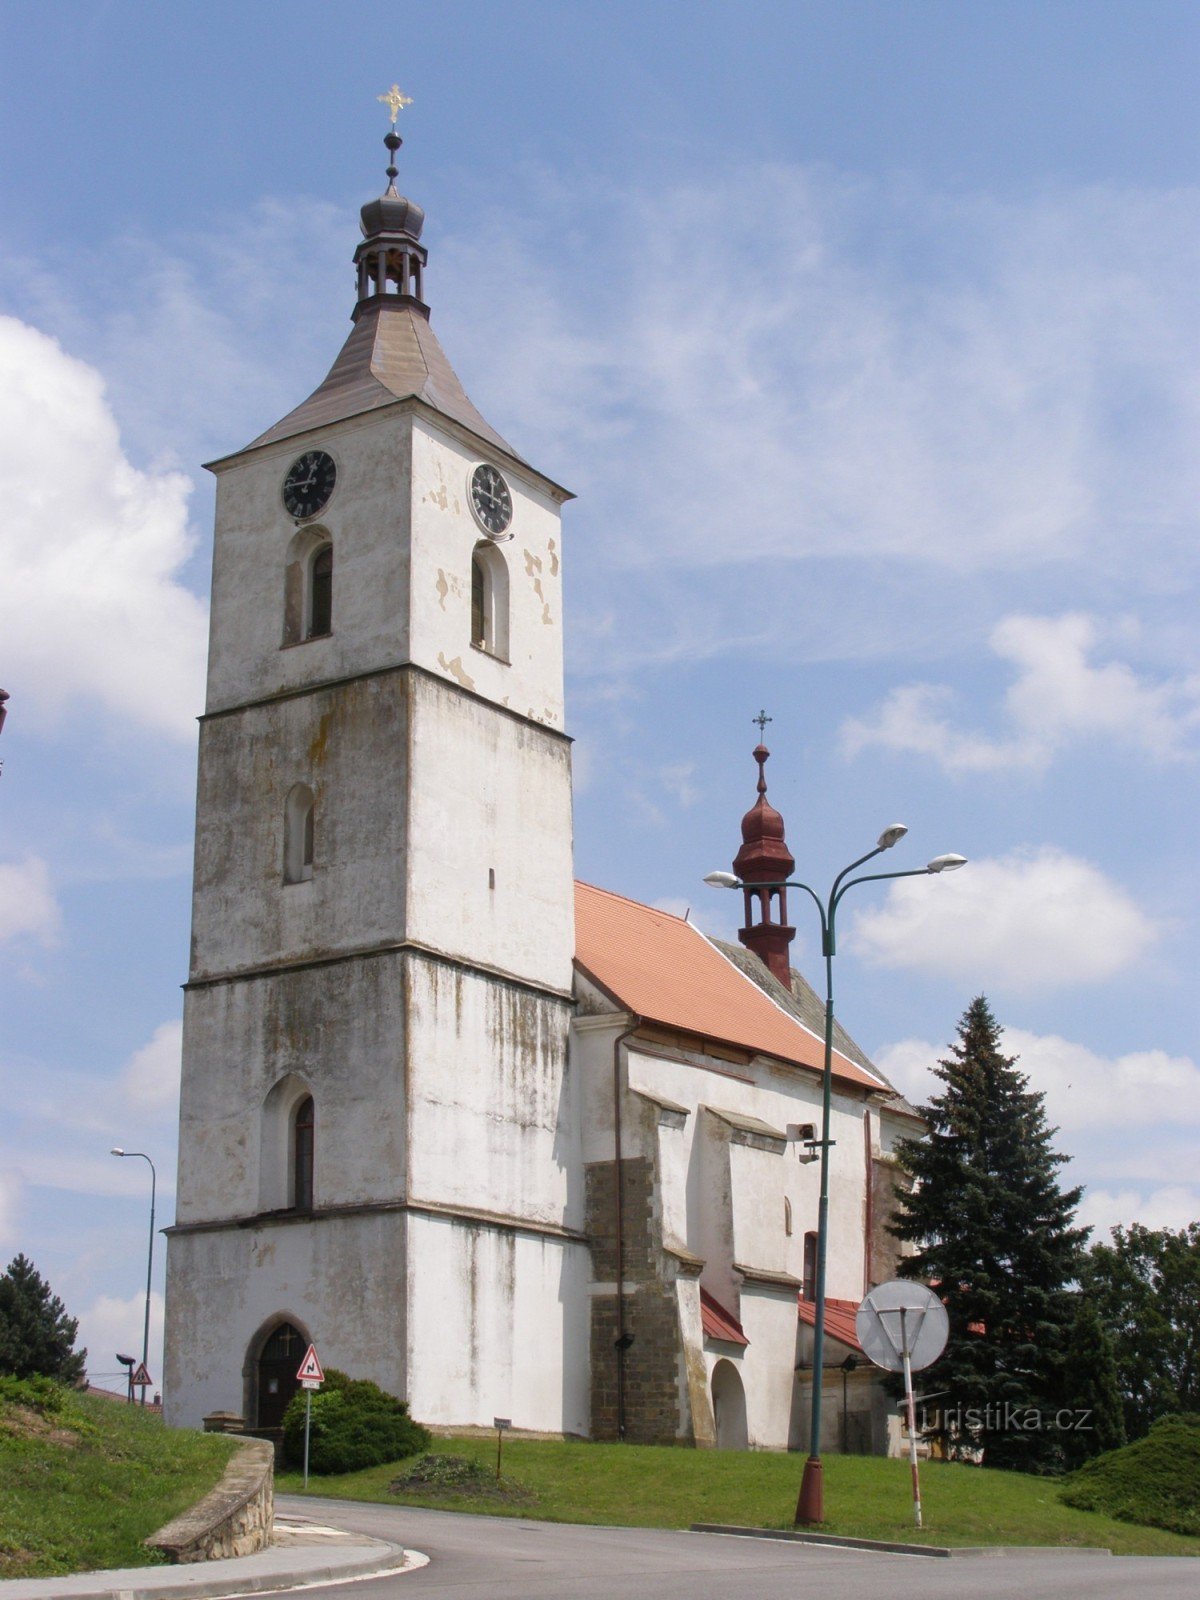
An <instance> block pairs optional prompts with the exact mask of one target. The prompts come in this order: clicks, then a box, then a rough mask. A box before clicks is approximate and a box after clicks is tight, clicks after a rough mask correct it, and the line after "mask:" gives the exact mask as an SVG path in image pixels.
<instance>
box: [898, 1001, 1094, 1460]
mask: <svg viewBox="0 0 1200 1600" xmlns="http://www.w3.org/2000/svg"><path fill="white" fill-rule="evenodd" d="M935 1074H936V1076H937V1077H938V1078H940V1079H941V1082H942V1084H943V1085H944V1088H943V1090H942V1092H941V1093H940V1094H937V1095H935V1096H934V1097H933V1099H932V1100H931V1102H930V1104H929V1105H927V1106H923V1107H922V1108H921V1114H922V1116H923V1117H924V1118H925V1120H926V1123H927V1124H928V1130H927V1132H926V1134H925V1135H924V1136H923V1137H921V1138H918V1139H909V1140H905V1141H903V1143H902V1144H901V1146H900V1148H899V1151H898V1159H899V1162H900V1166H901V1169H902V1171H903V1172H904V1173H906V1174H907V1176H908V1177H909V1179H911V1182H912V1187H911V1189H910V1190H909V1191H908V1192H907V1193H904V1192H902V1193H901V1194H900V1195H899V1197H898V1205H897V1215H896V1220H895V1222H894V1224H893V1226H892V1232H893V1233H894V1234H895V1235H896V1237H897V1238H898V1239H901V1240H902V1241H904V1242H905V1243H906V1244H910V1245H912V1246H914V1247H915V1254H913V1255H911V1256H906V1257H905V1258H903V1260H902V1263H901V1267H900V1270H901V1272H902V1273H903V1274H904V1276H906V1277H912V1278H920V1279H923V1280H924V1281H925V1282H927V1283H930V1284H933V1285H935V1286H936V1287H937V1290H938V1293H939V1294H940V1295H941V1297H942V1299H943V1300H944V1302H945V1305H946V1311H947V1313H948V1315H949V1319H950V1336H949V1341H948V1343H947V1346H946V1352H945V1354H944V1355H943V1356H942V1357H941V1359H940V1360H939V1361H938V1362H937V1364H936V1365H935V1366H934V1367H933V1368H931V1369H930V1371H929V1372H928V1373H926V1375H925V1380H924V1386H925V1388H926V1389H927V1390H928V1391H930V1392H931V1393H932V1392H933V1391H938V1399H937V1406H938V1411H939V1413H940V1416H939V1418H938V1420H937V1422H936V1423H935V1425H934V1427H933V1428H932V1430H931V1431H932V1432H934V1433H935V1434H938V1435H939V1436H940V1437H941V1440H942V1443H943V1445H944V1447H945V1449H946V1451H947V1453H948V1454H950V1455H957V1456H965V1457H967V1458H969V1459H980V1458H982V1460H983V1461H984V1462H985V1463H986V1464H987V1465H988V1466H997V1467H1010V1468H1017V1469H1020V1470H1024V1471H1047V1470H1053V1469H1054V1468H1055V1467H1056V1466H1058V1465H1059V1464H1060V1461H1061V1451H1060V1445H1061V1440H1060V1439H1059V1437H1058V1435H1057V1433H1056V1431H1055V1429H1054V1416H1055V1413H1056V1412H1057V1411H1058V1410H1059V1409H1061V1407H1060V1403H1059V1402H1060V1400H1061V1398H1062V1394H1063V1361H1064V1355H1065V1350H1066V1346H1067V1343H1068V1336H1069V1329H1070V1324H1071V1322H1072V1300H1071V1296H1070V1293H1069V1285H1070V1284H1071V1282H1072V1280H1073V1279H1074V1277H1075V1275H1076V1273H1077V1271H1078V1268H1079V1259H1080V1252H1081V1248H1082V1245H1083V1242H1084V1240H1085V1239H1086V1237H1087V1229H1086V1228H1076V1227H1073V1226H1072V1223H1073V1220H1074V1213H1075V1207H1076V1206H1077V1205H1078V1203H1079V1197H1080V1195H1081V1193H1082V1192H1083V1191H1082V1190H1081V1189H1070V1190H1067V1191H1066V1192H1064V1191H1063V1190H1061V1189H1060V1187H1059V1183H1058V1169H1059V1168H1060V1167H1061V1166H1062V1165H1063V1163H1064V1161H1065V1160H1066V1157H1064V1156H1061V1155H1058V1154H1057V1153H1056V1152H1055V1151H1053V1150H1052V1149H1051V1143H1050V1141H1051V1139H1052V1138H1053V1136H1054V1134H1055V1132H1056V1131H1057V1130H1055V1129H1054V1128H1051V1127H1049V1126H1048V1125H1047V1122H1046V1116H1045V1111H1044V1108H1043V1100H1044V1096H1043V1095H1041V1094H1039V1093H1037V1092H1034V1091H1031V1090H1030V1088H1029V1082H1028V1079H1027V1078H1026V1077H1025V1076H1024V1075H1023V1074H1022V1073H1020V1072H1018V1071H1017V1068H1016V1058H1015V1057H1013V1056H1006V1055H1004V1054H1002V1053H1001V1050H1000V1027H999V1024H998V1023H997V1022H996V1019H995V1018H994V1017H993V1016H992V1013H991V1011H990V1009H989V1007H988V1003H987V1001H986V1000H985V999H984V998H983V996H979V997H978V998H977V999H975V1000H973V1001H972V1002H971V1004H970V1005H969V1006H968V1007H967V1010H966V1011H965V1012H964V1014H963V1018H962V1021H961V1022H960V1023H959V1026H958V1043H957V1044H954V1045H952V1046H951V1054H950V1057H949V1058H948V1059H944V1060H942V1061H940V1062H939V1063H938V1066H937V1067H936V1068H935Z"/></svg>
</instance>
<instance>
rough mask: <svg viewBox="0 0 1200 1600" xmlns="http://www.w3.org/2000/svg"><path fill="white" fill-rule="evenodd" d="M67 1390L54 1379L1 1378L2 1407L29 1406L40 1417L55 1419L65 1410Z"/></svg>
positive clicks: (0, 1395)
mask: <svg viewBox="0 0 1200 1600" xmlns="http://www.w3.org/2000/svg"><path fill="white" fill-rule="evenodd" d="M66 1398H67V1394H66V1390H65V1389H64V1388H63V1386H62V1384H61V1383H55V1381H54V1379H53V1378H39V1377H35V1378H13V1377H9V1376H6V1377H0V1405H5V1404H7V1405H11V1406H28V1407H29V1409H30V1411H36V1412H37V1413H38V1415H39V1416H42V1417H53V1416H57V1415H58V1413H59V1412H60V1411H61V1410H62V1409H63V1402H64V1401H65V1400H66Z"/></svg>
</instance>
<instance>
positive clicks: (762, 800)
mask: <svg viewBox="0 0 1200 1600" xmlns="http://www.w3.org/2000/svg"><path fill="white" fill-rule="evenodd" d="M770 754H771V752H770V751H769V750H768V749H767V747H766V745H765V744H760V745H758V746H757V747H756V748H755V751H754V759H755V761H757V762H758V799H757V800H756V801H755V802H754V804H753V805H752V806H751V807H750V809H749V811H747V813H746V815H745V816H744V817H743V818H742V848H741V849H740V850H739V851H738V853H737V856H736V857H735V859H734V863H733V870H734V871H735V872H736V873H737V875H738V877H739V878H741V879H742V880H743V881H745V882H754V881H758V882H760V883H770V882H773V881H775V880H778V879H780V878H787V877H790V876H791V874H792V872H793V871H794V870H795V866H796V861H795V858H794V856H793V855H792V852H791V851H790V850H789V849H788V847H787V840H786V839H785V838H784V836H783V817H782V816H781V814H780V813H779V812H778V811H776V809H775V807H774V806H773V805H771V804H770V802H769V801H768V800H767V775H766V765H767V760H768V758H769V756H770Z"/></svg>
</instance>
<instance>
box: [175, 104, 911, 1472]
mask: <svg viewBox="0 0 1200 1600" xmlns="http://www.w3.org/2000/svg"><path fill="white" fill-rule="evenodd" d="M395 109H396V108H395V106H393V125H392V129H391V131H390V132H389V134H388V136H387V139H386V141H385V142H386V144H387V147H388V150H389V153H390V163H391V164H390V165H389V166H388V169H387V176H388V186H387V190H386V192H385V193H384V194H383V195H382V196H381V197H380V198H378V199H375V200H371V201H370V202H368V204H366V205H365V206H364V207H363V208H362V239H361V242H360V243H359V244H358V247H357V249H356V251H355V253H354V265H355V271H356V283H357V294H356V301H355V304H354V306H353V309H352V326H351V330H350V334H349V337H348V338H347V339H346V341H345V344H344V345H343V347H342V349H341V352H340V354H338V356H337V358H336V360H335V361H334V363H333V365H332V367H331V368H330V370H329V374H328V376H327V377H326V378H325V380H324V381H323V382H322V383H321V384H320V385H319V387H318V388H317V389H316V391H315V392H314V393H313V394H311V395H310V396H309V397H308V398H307V399H306V400H304V401H303V402H302V403H301V404H300V405H298V406H297V407H296V408H295V409H294V410H293V411H291V412H290V413H289V414H288V415H287V416H285V417H284V418H283V419H282V421H280V422H277V423H276V424H275V425H274V426H273V427H271V428H269V429H268V430H267V431H266V432H265V433H262V434H261V435H260V436H259V437H258V438H256V439H254V440H253V441H252V442H251V443H250V444H248V445H246V446H245V447H244V448H243V449H240V450H238V451H236V452H235V453H233V454H231V455H227V456H224V457H222V458H221V459H220V460H218V461H215V462H213V463H211V470H212V471H213V472H214V474H215V475H216V480H217V501H216V526H215V538H214V551H213V576H212V613H211V632H210V644H209V660H208V680H207V698H206V707H205V711H204V715H203V717H202V719H201V724H200V758H199V778H198V790H197V805H196V843H195V881H194V891H193V914H192V941H191V956H190V972H189V977H188V981H187V984H186V987H185V1002H184V1053H183V1077H182V1088H181V1103H180V1141H179V1180H178V1205H177V1219H176V1222H175V1224H174V1225H173V1227H171V1228H170V1229H169V1230H168V1271H167V1314H166V1315H167V1323H166V1354H165V1374H164V1396H165V1408H166V1416H167V1420H168V1421H169V1422H170V1423H172V1424H175V1425H182V1426H199V1425H200V1424H201V1422H202V1420H203V1419H204V1418H205V1417H206V1416H208V1415H211V1414H213V1413H217V1412H226V1413H235V1414H237V1415H238V1416H240V1417H242V1418H244V1420H245V1425H246V1427H247V1428H248V1429H253V1430H256V1431H260V1432H262V1433H264V1434H270V1433H272V1432H273V1431H275V1430H277V1429H278V1428H279V1425H280V1421H281V1418H282V1414H283V1410H284V1407H285V1406H286V1404H287V1402H288V1400H289V1399H290V1397H291V1395H292V1394H293V1393H294V1392H295V1389H296V1387H297V1382H296V1369H297V1367H298V1365H299V1362H300V1358H301V1356H302V1354H303V1352H304V1349H305V1347H306V1346H307V1345H308V1344H309V1343H310V1342H312V1343H314V1344H315V1345H316V1347H317V1349H318V1351H319V1354H320V1357H321V1360H322V1362H323V1363H324V1365H325V1366H326V1367H338V1368H341V1369H343V1370H344V1371H346V1372H348V1373H350V1374H351V1375H353V1376H355V1377H362V1378H370V1379H373V1380H374V1381H375V1382H377V1383H378V1384H380V1385H381V1386H382V1387H383V1388H385V1389H386V1390H388V1391H390V1392H391V1393H393V1394H396V1395H400V1396H402V1397H404V1398H405V1399H407V1400H408V1402H409V1404H410V1407H411V1410H412V1414H413V1415H414V1416H415V1417H416V1418H418V1419H419V1420H420V1421H422V1422H424V1423H426V1424H427V1425H430V1426H432V1427H476V1426H490V1425H491V1423H492V1420H493V1418H494V1417H496V1416H503V1417H506V1418H509V1419H511V1422H512V1425H513V1427H514V1428H516V1429H521V1430H528V1431H530V1432H533V1433H543V1434H551V1435H573V1436H579V1437H585V1438H593V1439H618V1438H620V1439H627V1440H630V1441H641V1442H654V1443H672V1442H674V1443H682V1444H692V1445H697V1446H707V1445H714V1444H715V1445H719V1446H726V1447H733V1448H736V1447H743V1448H745V1447H757V1448H768V1449H786V1448H789V1447H793V1448H794V1447H799V1446H801V1445H802V1443H803V1442H805V1440H806V1428H807V1416H808V1406H809V1386H810V1373H809V1372H808V1371H807V1370H806V1360H807V1361H808V1363H809V1365H811V1328H812V1314H813V1305H812V1289H813V1283H812V1280H813V1275H814V1270H815V1240H816V1232H815V1230H816V1226H817V1221H816V1219H817V1198H818V1187H819V1179H818V1169H819V1163H818V1162H817V1160H816V1159H815V1151H816V1146H815V1145H814V1143H813V1141H814V1140H815V1139H816V1138H817V1137H818V1133H819V1123H820V1116H821V1064H822V1026H823V1021H822V1007H821V1003H820V1001H819V1000H818V999H817V997H816V996H815V995H814V994H813V992H812V990H811V989H810V988H809V986H808V984H807V983H806V982H805V981H804V979H803V978H802V977H801V976H800V974H799V973H797V972H795V971H794V970H793V969H792V968H791V966H790V965H789V960H788V946H789V943H790V941H791V938H792V932H793V930H792V929H791V927H790V926H789V925H788V922H787V906H786V892H784V891H779V890H760V889H754V888H746V889H745V890H744V895H745V913H746V914H745V927H744V928H743V929H742V931H741V933H740V935H739V938H740V941H741V942H740V943H738V944H728V943H724V942H721V941H719V940H714V939H710V938H708V937H706V936H705V935H704V934H702V933H701V932H700V931H699V930H698V929H697V928H695V927H694V926H693V925H692V924H691V923H689V922H688V921H686V920H683V919H680V918H678V917H675V916H672V915H670V914H668V913H666V912H664V911H660V910H656V909H654V908H652V907H650V906H647V905H642V904H640V903H638V902H636V901H633V900H630V899H627V898H625V897H623V896H621V895H617V894H613V893H611V892H609V891H607V890H605V889H603V888H600V887H596V886H593V885H589V884H583V883H577V882H575V881H574V879H573V867H572V801H571V741H570V738H569V736H568V733H567V731H566V725H565V715H564V695H563V630H564V627H565V626H566V619H565V618H564V613H563V587H562V578H563V563H564V560H565V559H569V535H568V548H566V549H564V539H563V528H562V522H563V508H564V505H565V504H566V502H567V501H569V500H570V499H571V495H570V493H569V492H568V490H566V489H565V488H563V487H562V486H561V485H560V484H559V483H557V482H556V481H555V480H554V479H553V478H551V477H549V476H547V475H546V473H544V472H543V471H542V470H541V469H540V468H539V467H537V466H534V465H532V464H531V463H530V462H528V461H526V460H525V459H524V458H523V457H522V456H520V455H519V454H518V453H517V451H516V450H515V449H514V448H513V446H512V445H510V444H509V443H507V442H506V440H505V439H504V438H502V437H501V435H500V434H499V433H497V432H496V430H495V429H494V428H493V427H492V426H491V425H490V424H489V423H488V422H487V421H486V420H485V419H484V418H483V417H482V416H481V415H480V413H479V412H478V411H477V410H476V408H475V407H474V405H473V404H472V403H471V401H470V399H469V398H468V397H467V395H466V393H465V391H464V390H463V387H462V385H461V383H460V382H459V380H458V378H457V376H456V375H455V372H454V370H453V368H452V367H451V365H450V363H449V361H448V359H447V357H446V355H445V353H444V352H443V350H442V348H441V345H440V344H439V342H438V340H437V337H436V335H435V334H434V332H433V328H432V325H431V321H430V312H429V306H428V304H427V303H426V298H425V295H426V290H425V282H424V279H425V270H426V260H427V253H426V249H425V247H424V246H423V245H422V243H421V233H422V227H423V223H424V214H423V212H422V211H421V209H420V207H419V206H417V205H415V204H414V203H413V202H412V201H410V200H407V199H405V198H404V197H403V196H402V195H400V194H399V193H398V191H397V189H396V186H395V179H396V177H397V175H398V173H397V168H396V166H395V154H396V151H397V150H398V148H399V146H400V142H401V141H400V139H399V136H398V135H397V134H396V132H395ZM767 758H768V752H767V750H766V749H765V747H763V746H762V745H761V744H760V745H759V747H758V748H757V749H756V750H755V751H754V761H755V763H756V764H757V777H756V779H755V780H754V781H756V785H757V789H756V797H755V798H754V800H753V803H752V804H751V806H750V809H749V810H748V811H747V813H746V816H745V817H744V819H743V820H742V823H741V837H740V841H735V840H734V839H732V838H731V843H734V842H737V843H738V845H739V848H738V854H737V858H736V861H735V863H734V866H735V871H736V872H737V873H738V874H739V876H740V877H741V878H742V879H743V880H745V881H746V882H747V883H752V882H753V880H755V879H757V880H759V881H760V882H764V881H770V880H778V879H781V878H786V877H787V876H788V875H789V874H790V873H791V871H792V869H793V863H792V858H791V856H790V854H789V852H788V849H787V844H786V840H785V836H784V823H783V819H782V817H781V816H780V814H779V812H778V811H777V810H775V809H774V808H773V807H772V806H771V805H770V803H769V801H768V799H767V780H766V776H765V771H766V762H767ZM752 778H753V772H752V769H751V768H750V766H749V764H747V791H748V796H747V797H748V798H749V789H750V782H751V780H752ZM735 826H736V824H735V823H734V822H733V820H732V819H731V829H730V831H731V835H732V834H733V829H734V827H735ZM836 1046H837V1049H836V1054H835V1057H834V1080H833V1091H834V1092H833V1109H832V1128H831V1137H832V1138H833V1140H834V1141H835V1143H834V1145H833V1147H832V1150H831V1152H830V1161H831V1167H830V1218H831V1229H830V1255H829V1262H828V1294H829V1297H830V1298H829V1301H828V1320H827V1342H826V1356H825V1361H826V1374H827V1381H828V1382H829V1383H830V1385H831V1390H830V1400H831V1402H832V1401H835V1399H836V1400H839V1401H841V1402H842V1403H841V1405H839V1404H837V1403H830V1404H827V1405H826V1407H825V1408H824V1413H823V1415H824V1416H825V1418H826V1419H827V1428H828V1440H827V1443H828V1446H829V1448H831V1449H838V1448H843V1449H844V1448H855V1449H864V1450H865V1449H872V1448H874V1449H879V1448H883V1447H884V1444H885V1442H886V1434H887V1415H886V1412H887V1403H886V1401H885V1400H884V1399H883V1396H882V1391H881V1390H880V1388H879V1386H878V1384H877V1383H876V1382H875V1381H874V1379H873V1378H872V1377H871V1376H870V1373H869V1370H868V1368H867V1367H866V1366H865V1365H864V1364H863V1363H862V1360H861V1352H858V1347H857V1341H856V1339H855V1336H854V1327H853V1311H854V1308H855V1307H856V1306H857V1304H858V1302H859V1300H860V1299H861V1297H862V1295H863V1293H864V1292H865V1290H866V1289H867V1288H869V1287H870V1286H871V1285H872V1284H874V1283H877V1282H879V1281H881V1280H883V1279H885V1278H888V1277H891V1276H892V1275H893V1268H894V1262H895V1252H896V1246H895V1244H894V1241H892V1239H891V1236H890V1235H889V1233H888V1231H887V1222H888V1219H889V1216H890V1213H891V1205H892V1198H893V1192H894V1191H893V1174H894V1170H895V1165H894V1156H893V1151H894V1148H895V1144H896V1141H897V1140H898V1139H899V1138H901V1137H904V1136H905V1135H911V1134H912V1133H914V1132H916V1131H919V1128H920V1122H919V1119H918V1118H917V1117H916V1114H915V1113H914V1112H913V1110H912V1108H911V1107H909V1106H908V1105H907V1104H906V1103H905V1102H904V1100H903V1099H902V1098H901V1097H900V1096H899V1095H898V1094H897V1093H896V1092H895V1091H894V1090H893V1088H892V1087H891V1085H890V1084H888V1083H887V1081H886V1080H885V1079H884V1078H883V1076H882V1075H881V1074H880V1072H879V1071H878V1070H877V1069H876V1068H875V1067H874V1066H873V1065H872V1064H871V1062H870V1061H869V1060H868V1059H867V1058H866V1057H865V1056H864V1055H863V1053H862V1052H861V1051H860V1050H859V1049H858V1048H857V1046H855V1044H854V1043H853V1041H852V1040H851V1039H850V1038H849V1037H848V1036H847V1035H845V1034H842V1033H839V1034H838V1037H837V1039H836ZM856 1352H858V1353H857V1355H856ZM843 1360H844V1363H845V1364H844V1366H843V1370H842V1373H841V1374H838V1373H837V1372H836V1370H835V1369H836V1367H837V1365H838V1363H840V1362H843ZM856 1361H857V1362H858V1363H859V1364H858V1367H857V1369H855V1370H852V1369H853V1368H854V1363H855V1362H856ZM847 1375H849V1376H850V1377H851V1378H852V1379H853V1383H852V1385H851V1387H852V1389H853V1396H852V1397H851V1400H850V1401H846V1399H845V1394H846V1383H845V1378H846V1376H847ZM839 1378H840V1379H841V1380H842V1381H841V1392H840V1393H839V1392H838V1391H837V1390H836V1389H834V1388H833V1384H834V1382H835V1380H836V1379H839Z"/></svg>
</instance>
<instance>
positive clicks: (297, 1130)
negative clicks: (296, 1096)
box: [291, 1094, 316, 1211]
mask: <svg viewBox="0 0 1200 1600" xmlns="http://www.w3.org/2000/svg"><path fill="white" fill-rule="evenodd" d="M315 1135H316V1116H315V1110H314V1107H313V1097H312V1095H310V1094H306V1095H305V1097H304V1099H303V1100H301V1101H300V1102H299V1103H298V1104H297V1106H296V1109H295V1110H294V1111H293V1112H292V1194H291V1201H292V1206H293V1208H294V1209H295V1210H296V1211H311V1210H312V1205H313V1156H314V1153H315Z"/></svg>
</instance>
